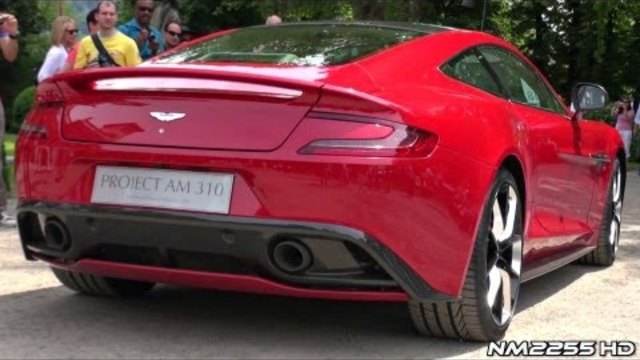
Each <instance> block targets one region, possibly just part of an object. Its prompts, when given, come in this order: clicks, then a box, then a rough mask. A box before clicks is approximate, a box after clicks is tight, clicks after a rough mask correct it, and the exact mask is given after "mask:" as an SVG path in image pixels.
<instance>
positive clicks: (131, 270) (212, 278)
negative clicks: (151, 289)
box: [40, 259, 408, 302]
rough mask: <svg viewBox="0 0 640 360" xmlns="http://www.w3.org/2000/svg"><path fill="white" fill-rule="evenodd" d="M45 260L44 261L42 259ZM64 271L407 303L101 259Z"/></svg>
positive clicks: (396, 297) (381, 295)
mask: <svg viewBox="0 0 640 360" xmlns="http://www.w3.org/2000/svg"><path fill="white" fill-rule="evenodd" d="M40 260H43V261H45V260H44V259H40ZM50 264H51V265H52V266H55V267H57V268H60V269H66V270H73V271H79V272H87V273H91V274H96V275H103V276H112V277H118V278H123V279H129V280H137V281H147V282H161V283H165V284H171V285H176V286H185V287H193V288H204V289H215V290H222V291H236V292H249V293H257V294H265V295H280V296H292V297H299V298H316V299H327V300H353V301H389V302H399V301H407V300H408V298H407V295H406V294H405V293H401V292H367V291H332V290H315V289H303V288H295V287H291V286H286V285H282V284H278V283H275V282H273V281H269V280H265V279H261V278H257V277H251V276H242V275H230V274H219V273H209V272H201V271H189V270H177V269H164V268H157V267H151V266H139V265H130V264H120V263H111V262H105V261H99V260H80V261H78V262H77V263H75V264H73V265H66V264H60V263H55V262H51V263H50Z"/></svg>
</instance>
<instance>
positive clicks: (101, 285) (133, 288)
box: [51, 267, 155, 297]
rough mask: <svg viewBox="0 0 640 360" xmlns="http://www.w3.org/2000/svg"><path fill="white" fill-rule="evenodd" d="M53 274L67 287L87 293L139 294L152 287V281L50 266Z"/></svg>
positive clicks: (98, 294) (127, 295)
mask: <svg viewBox="0 0 640 360" xmlns="http://www.w3.org/2000/svg"><path fill="white" fill-rule="evenodd" d="M51 270H52V271H53V274H54V275H55V276H56V277H57V278H58V280H59V281H60V282H61V283H62V284H63V285H64V286H66V287H67V288H69V289H71V290H73V291H76V292H79V293H82V294H88V295H94V296H109V297H134V296H140V295H142V294H144V293H146V292H148V291H149V290H151V288H153V286H154V285H155V284H154V283H148V282H141V281H134V280H125V279H115V278H107V277H102V276H98V275H92V274H86V273H80V272H75V271H69V270H62V269H58V268H55V267H52V268H51Z"/></svg>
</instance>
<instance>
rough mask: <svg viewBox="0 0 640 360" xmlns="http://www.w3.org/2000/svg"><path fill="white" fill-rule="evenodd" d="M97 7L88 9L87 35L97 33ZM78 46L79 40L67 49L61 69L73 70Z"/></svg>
mask: <svg viewBox="0 0 640 360" xmlns="http://www.w3.org/2000/svg"><path fill="white" fill-rule="evenodd" d="M97 16H98V9H93V10H91V11H89V13H88V14H87V19H86V20H87V31H88V32H89V35H93V34H96V33H98V17H97ZM79 47H80V42H78V43H76V46H74V47H73V49H71V51H69V55H68V56H67V62H66V63H65V64H64V67H63V69H62V71H69V70H73V64H75V63H76V57H78V48H79Z"/></svg>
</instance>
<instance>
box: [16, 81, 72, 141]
mask: <svg viewBox="0 0 640 360" xmlns="http://www.w3.org/2000/svg"><path fill="white" fill-rule="evenodd" d="M63 107H64V98H63V96H62V93H61V91H60V89H59V88H58V86H57V85H56V84H55V83H51V82H45V83H42V84H40V85H39V86H38V89H37V92H36V103H35V109H34V111H31V112H30V113H29V114H28V115H27V117H26V118H25V119H24V121H23V123H22V125H21V126H20V137H22V138H31V139H46V138H47V137H48V133H47V125H46V124H44V121H46V119H49V118H50V117H49V116H47V115H46V113H43V112H46V111H47V110H48V109H59V108H63Z"/></svg>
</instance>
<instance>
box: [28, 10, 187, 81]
mask: <svg viewBox="0 0 640 360" xmlns="http://www.w3.org/2000/svg"><path fill="white" fill-rule="evenodd" d="M154 11H155V1H154V0H137V1H135V4H134V8H133V12H134V16H133V18H132V19H131V20H129V21H128V22H127V23H124V24H121V25H120V26H118V8H117V5H116V4H115V3H114V2H113V1H111V0H104V1H100V2H99V3H98V5H97V6H96V8H95V9H94V10H92V11H91V12H89V14H87V18H86V22H87V31H88V34H89V35H88V36H86V37H85V38H83V39H81V40H80V41H77V35H78V33H79V29H78V27H77V26H76V23H75V21H74V20H73V19H72V18H70V17H67V16H59V17H58V18H56V19H55V21H54V22H53V25H52V29H51V48H50V49H49V51H48V53H47V56H46V57H45V59H44V61H43V63H42V65H41V67H40V69H39V71H38V75H37V82H42V81H44V80H45V79H47V78H49V77H51V76H53V75H55V74H57V73H59V72H62V71H69V70H74V69H84V68H94V67H113V66H135V65H138V64H139V63H141V62H142V61H145V60H147V59H150V58H152V57H154V56H156V55H158V54H160V53H162V52H164V51H166V50H170V49H172V48H174V47H176V46H178V45H180V43H181V42H182V41H183V40H185V39H184V38H183V35H184V31H183V30H184V28H183V26H182V24H181V23H180V22H179V21H178V20H171V21H168V22H167V23H166V24H165V25H164V27H163V29H162V31H160V30H159V29H157V28H156V27H154V26H153V25H151V18H152V16H153V12H154ZM186 40H188V39H186Z"/></svg>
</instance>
